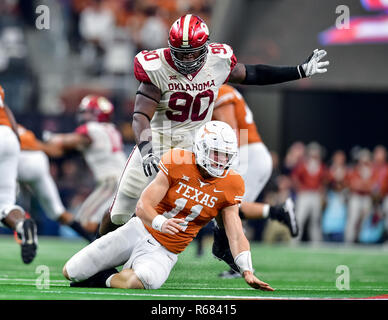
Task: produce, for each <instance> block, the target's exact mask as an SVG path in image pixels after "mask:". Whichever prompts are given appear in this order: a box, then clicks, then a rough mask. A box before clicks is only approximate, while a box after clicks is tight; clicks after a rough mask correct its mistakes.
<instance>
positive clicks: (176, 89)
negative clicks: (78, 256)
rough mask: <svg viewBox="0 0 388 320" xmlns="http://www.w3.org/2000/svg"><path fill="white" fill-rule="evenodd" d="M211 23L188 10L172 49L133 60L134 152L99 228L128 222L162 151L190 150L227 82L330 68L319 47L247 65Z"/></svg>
mask: <svg viewBox="0 0 388 320" xmlns="http://www.w3.org/2000/svg"><path fill="white" fill-rule="evenodd" d="M209 34H210V33H209V29H208V27H207V25H206V23H205V22H204V21H203V20H202V19H201V18H200V17H198V16H196V15H194V14H185V15H183V16H182V17H180V18H179V19H177V20H176V21H175V22H174V23H173V24H172V26H171V28H170V31H169V37H168V48H160V49H156V50H152V51H147V50H143V51H141V52H139V53H138V54H137V55H136V57H135V59H134V75H135V77H136V79H137V80H138V81H139V82H140V84H139V87H138V91H137V92H136V101H135V107H134V113H133V125H132V126H133V130H134V134H135V140H136V144H137V146H136V148H134V150H133V152H132V153H131V155H130V157H129V159H128V162H127V165H126V166H125V169H124V171H123V175H122V179H121V180H120V184H119V187H118V190H117V192H116V196H115V201H114V202H113V206H112V207H111V208H110V212H109V215H108V217H104V219H103V222H102V223H101V227H100V233H101V234H105V233H106V232H108V231H109V230H113V229H114V228H117V226H119V225H122V224H124V223H125V222H127V221H128V220H129V219H130V218H131V217H132V215H133V214H134V212H135V208H136V204H137V201H138V199H139V197H140V194H141V192H142V191H143V190H144V188H145V187H146V186H147V185H148V184H149V183H150V182H151V181H152V179H153V178H154V177H155V174H156V172H157V171H158V162H159V159H160V156H161V155H162V154H164V153H165V152H166V151H167V150H168V149H170V148H175V147H179V148H183V149H185V150H191V148H192V146H193V138H194V137H193V133H194V132H195V131H196V130H198V129H199V128H200V127H201V126H202V125H203V124H204V123H206V122H208V121H210V120H211V115H212V112H213V107H214V102H215V98H216V97H217V93H218V89H219V87H220V86H221V85H222V84H223V83H226V82H232V83H241V84H244V85H269V84H275V83H282V82H286V81H293V80H298V79H302V78H305V77H310V76H313V75H315V74H321V73H325V72H326V71H327V68H326V66H328V65H329V61H321V59H322V58H323V57H325V56H326V54H327V53H326V51H325V50H318V49H316V50H314V52H313V53H312V54H311V55H310V56H309V57H308V58H307V60H306V61H305V62H304V63H302V64H299V65H295V66H269V65H261V64H258V65H247V64H243V63H239V62H237V58H236V56H235V55H234V53H233V49H232V48H231V47H230V46H229V45H228V44H223V43H211V42H210V38H209Z"/></svg>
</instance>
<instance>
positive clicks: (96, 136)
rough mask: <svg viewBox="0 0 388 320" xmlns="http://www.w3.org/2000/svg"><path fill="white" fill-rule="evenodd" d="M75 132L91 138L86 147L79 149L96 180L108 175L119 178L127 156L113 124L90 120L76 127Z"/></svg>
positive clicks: (105, 177)
mask: <svg viewBox="0 0 388 320" xmlns="http://www.w3.org/2000/svg"><path fill="white" fill-rule="evenodd" d="M76 132H77V133H80V134H83V135H86V136H88V137H89V138H90V139H91V140H92V143H91V144H90V145H89V146H88V147H86V148H85V149H82V150H80V151H81V152H82V153H83V155H84V157H85V160H86V163H87V165H88V166H89V168H90V170H91V171H92V173H93V175H94V177H95V179H96V180H97V181H98V182H100V181H102V180H105V179H107V178H109V177H115V178H117V179H119V178H120V176H121V172H122V170H123V168H124V166H125V162H126V158H127V157H126V155H125V154H124V152H123V145H122V137H121V134H120V132H119V131H118V130H117V129H116V128H115V126H114V125H113V124H111V123H103V122H95V121H90V122H87V123H86V124H84V125H82V126H80V127H78V128H77V129H76Z"/></svg>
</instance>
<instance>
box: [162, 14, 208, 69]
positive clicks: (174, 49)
mask: <svg viewBox="0 0 388 320" xmlns="http://www.w3.org/2000/svg"><path fill="white" fill-rule="evenodd" d="M208 43H209V29H208V27H207V25H206V23H205V22H204V21H203V20H202V19H201V18H200V17H198V16H196V15H192V14H186V15H184V16H182V17H180V18H179V19H178V20H176V21H175V22H174V23H173V25H172V26H171V29H170V32H169V36H168V46H169V48H170V51H171V57H172V59H173V61H174V64H175V66H176V68H177V69H178V71H179V72H180V73H182V74H190V73H194V72H196V71H198V70H199V69H200V68H201V67H202V66H203V65H204V64H205V62H206V56H207V52H208ZM189 56H191V57H190V60H189V59H187V58H184V57H189Z"/></svg>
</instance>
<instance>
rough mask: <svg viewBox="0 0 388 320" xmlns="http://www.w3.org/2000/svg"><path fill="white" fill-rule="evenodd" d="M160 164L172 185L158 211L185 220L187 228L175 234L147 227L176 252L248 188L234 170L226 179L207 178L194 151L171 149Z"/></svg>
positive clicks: (182, 248)
mask: <svg viewBox="0 0 388 320" xmlns="http://www.w3.org/2000/svg"><path fill="white" fill-rule="evenodd" d="M182 159H184V160H185V161H182ZM159 167H160V169H161V171H162V172H163V173H164V174H165V175H166V176H167V178H168V181H169V184H170V188H169V190H168V192H167V194H166V195H165V197H164V198H163V200H162V201H161V202H160V203H159V204H158V205H157V207H156V211H157V212H158V213H159V214H163V215H164V216H165V217H166V218H178V219H179V218H181V219H184V220H185V225H184V230H183V231H181V232H179V233H177V234H175V235H174V236H171V235H169V234H167V233H162V232H159V231H157V230H155V229H153V228H150V227H148V226H147V225H145V227H146V228H147V230H148V232H150V233H151V234H152V236H153V237H154V238H155V239H156V240H158V241H159V242H160V243H161V244H162V245H163V246H164V247H166V248H167V249H168V250H169V251H171V252H173V253H180V252H182V251H183V250H184V249H185V248H186V246H187V245H188V244H189V243H190V242H191V241H192V240H193V239H194V238H195V236H196V235H197V233H198V232H199V230H200V229H201V228H202V227H203V226H205V225H206V224H207V223H208V222H209V221H210V220H212V219H213V218H214V217H215V216H217V214H218V213H219V212H220V211H221V210H222V209H223V208H225V207H228V206H233V205H235V204H240V203H241V200H242V197H243V195H244V191H245V190H244V181H243V179H242V178H241V176H240V175H238V174H237V173H236V172H234V171H233V170H230V172H229V173H228V175H227V176H226V177H225V178H222V179H219V178H211V179H206V180H205V179H204V178H203V177H202V175H201V173H200V171H199V170H198V167H197V165H196V164H195V157H194V154H193V153H192V152H190V151H186V150H183V149H172V150H170V151H169V152H167V153H166V154H164V155H163V157H162V159H161V161H160V164H159Z"/></svg>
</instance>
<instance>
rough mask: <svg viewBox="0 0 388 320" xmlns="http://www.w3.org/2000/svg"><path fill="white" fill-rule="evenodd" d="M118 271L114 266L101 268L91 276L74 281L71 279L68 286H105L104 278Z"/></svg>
mask: <svg viewBox="0 0 388 320" xmlns="http://www.w3.org/2000/svg"><path fill="white" fill-rule="evenodd" d="M115 273H118V271H117V270H116V269H115V268H110V269H107V270H102V271H100V272H97V273H96V274H95V275H93V276H91V277H90V278H88V279H86V280H83V281H79V282H75V281H72V282H71V283H70V287H77V288H106V280H107V279H108V278H109V277H110V276H111V275H112V274H115Z"/></svg>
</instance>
